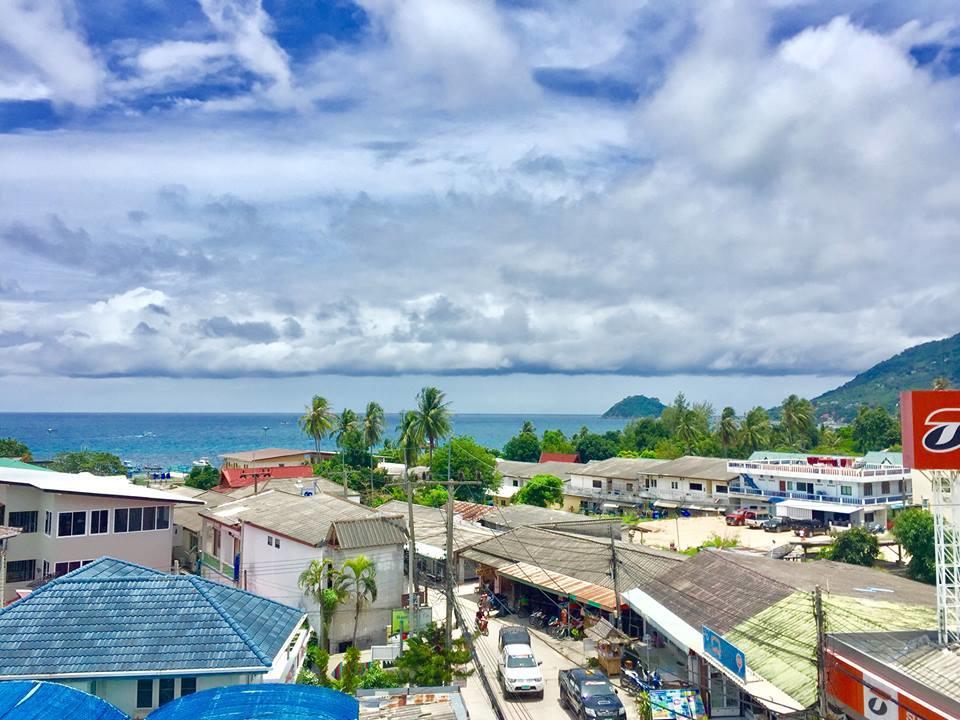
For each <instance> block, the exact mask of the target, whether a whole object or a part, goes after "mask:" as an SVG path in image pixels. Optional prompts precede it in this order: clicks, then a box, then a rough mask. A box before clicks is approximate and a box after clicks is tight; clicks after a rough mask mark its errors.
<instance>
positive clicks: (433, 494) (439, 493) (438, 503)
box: [401, 485, 447, 508]
mask: <svg viewBox="0 0 960 720" xmlns="http://www.w3.org/2000/svg"><path fill="white" fill-rule="evenodd" d="M401 499H403V498H401ZM413 501H414V502H415V503H417V505H426V506H427V507H436V508H438V507H443V506H444V505H446V504H447V490H446V488H444V487H441V486H440V485H428V486H426V487H419V488H417V491H416V492H415V493H414V494H413Z"/></svg>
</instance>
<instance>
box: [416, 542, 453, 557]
mask: <svg viewBox="0 0 960 720" xmlns="http://www.w3.org/2000/svg"><path fill="white" fill-rule="evenodd" d="M417 555H422V556H423V557H427V558H430V559H431V560H446V559H447V551H446V549H445V548H440V547H437V546H436V545H430V544H429V543H425V542H418V543H417Z"/></svg>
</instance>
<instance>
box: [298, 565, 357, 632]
mask: <svg viewBox="0 0 960 720" xmlns="http://www.w3.org/2000/svg"><path fill="white" fill-rule="evenodd" d="M345 584H346V583H345V580H344V577H343V574H342V573H341V572H339V571H338V570H337V569H336V568H334V567H333V563H331V562H330V561H329V560H311V561H310V564H309V565H308V566H307V568H306V570H304V571H303V572H302V573H300V577H299V579H298V580H297V585H299V586H300V589H301V590H303V591H304V592H305V593H306V594H307V595H309V596H310V597H312V598H313V599H314V600H315V601H316V603H317V604H318V605H319V606H320V628H321V631H320V632H321V636H320V647H322V648H323V649H324V650H329V649H330V623H331V622H332V621H333V614H334V613H335V612H336V611H337V607H339V606H340V605H341V604H342V603H344V602H346V600H347V598H348V597H349V596H350V593H349V592H348V591H347V589H346V587H345ZM328 586H329V587H328Z"/></svg>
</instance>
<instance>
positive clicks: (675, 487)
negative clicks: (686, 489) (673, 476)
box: [670, 480, 680, 490]
mask: <svg viewBox="0 0 960 720" xmlns="http://www.w3.org/2000/svg"><path fill="white" fill-rule="evenodd" d="M670 489H671V490H679V489H680V482H679V481H678V480H671V481H670Z"/></svg>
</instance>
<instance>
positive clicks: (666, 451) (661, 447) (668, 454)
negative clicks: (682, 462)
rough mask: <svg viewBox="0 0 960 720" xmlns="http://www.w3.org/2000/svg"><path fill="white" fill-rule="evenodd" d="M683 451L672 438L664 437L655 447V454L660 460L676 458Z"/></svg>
mask: <svg viewBox="0 0 960 720" xmlns="http://www.w3.org/2000/svg"><path fill="white" fill-rule="evenodd" d="M683 453H684V450H683V448H682V447H681V446H680V445H679V444H678V443H677V442H676V441H675V440H671V439H670V438H664V439H663V440H661V441H660V442H658V443H657V445H656V447H654V448H653V456H654V457H655V458H657V459H659V460H676V459H677V458H678V457H681V456H682V455H683Z"/></svg>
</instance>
